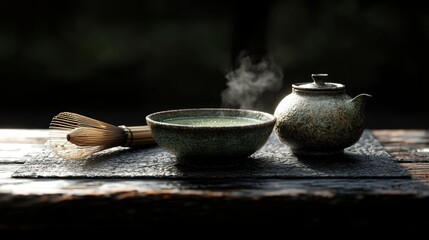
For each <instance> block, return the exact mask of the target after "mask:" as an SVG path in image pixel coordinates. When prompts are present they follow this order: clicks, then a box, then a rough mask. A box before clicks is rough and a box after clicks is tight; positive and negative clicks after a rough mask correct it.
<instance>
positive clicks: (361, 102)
mask: <svg viewBox="0 0 429 240" xmlns="http://www.w3.org/2000/svg"><path fill="white" fill-rule="evenodd" d="M370 97H372V96H371V95H369V94H366V93H362V94H359V95H357V96H356V97H354V98H353V99H351V100H350V102H351V103H352V104H353V105H354V106H355V108H356V109H357V110H358V111H359V112H361V113H363V110H364V108H365V104H366V101H367V100H368V99H369V98H370Z"/></svg>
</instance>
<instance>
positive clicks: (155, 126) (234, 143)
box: [146, 108, 276, 165]
mask: <svg viewBox="0 0 429 240" xmlns="http://www.w3.org/2000/svg"><path fill="white" fill-rule="evenodd" d="M146 122H147V124H148V125H149V126H150V128H151V131H152V134H153V138H154V139H155V141H156V142H157V143H158V144H159V145H160V146H161V147H163V148H164V149H166V150H167V151H169V152H170V153H172V154H174V155H175V156H176V157H177V160H178V162H179V163H185V164H187V163H188V164H192V165H218V164H219V165H224V164H229V163H233V162H235V160H238V159H243V158H246V157H248V156H250V155H251V154H253V153H254V152H256V151H257V150H258V149H260V148H261V147H262V146H263V145H264V144H265V142H266V141H267V140H268V137H269V136H270V134H271V132H272V130H273V127H274V124H275V122H276V118H275V117H274V115H272V114H269V113H265V112H260V111H253V110H244V109H227V108H198V109H178V110H170V111H163V112H157V113H153V114H150V115H148V116H147V117H146Z"/></svg>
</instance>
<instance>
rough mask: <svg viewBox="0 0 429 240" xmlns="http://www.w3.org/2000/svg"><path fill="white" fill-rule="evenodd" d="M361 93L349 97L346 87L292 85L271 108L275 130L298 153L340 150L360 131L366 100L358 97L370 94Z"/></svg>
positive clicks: (316, 153) (334, 152)
mask: <svg viewBox="0 0 429 240" xmlns="http://www.w3.org/2000/svg"><path fill="white" fill-rule="evenodd" d="M341 86H343V85H341ZM319 90H320V89H319ZM363 95H365V96H363V97H360V96H358V97H356V98H353V99H352V98H351V97H350V96H349V95H347V94H346V92H345V89H337V90H336V91H330V90H327V91H316V92H315V91H307V90H305V89H304V90H302V89H295V88H294V89H293V90H292V93H290V94H289V95H287V96H286V97H285V98H284V99H283V100H281V102H280V103H279V104H278V106H277V108H276V110H275V112H274V116H276V118H277V121H276V124H275V126H274V130H275V133H276V135H277V137H278V138H279V139H280V141H282V142H283V143H286V144H288V145H289V146H290V148H291V150H292V152H293V153H294V154H295V155H298V156H299V155H332V154H340V153H342V152H343V150H344V148H347V147H349V146H351V145H353V144H354V143H356V142H357V141H358V140H359V138H360V137H361V135H362V133H363V130H364V124H363V122H364V121H363V120H364V115H363V108H364V107H363V105H364V103H365V101H361V100H362V99H363V98H365V100H366V96H369V95H368V94H363Z"/></svg>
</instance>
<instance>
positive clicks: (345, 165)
mask: <svg viewBox="0 0 429 240" xmlns="http://www.w3.org/2000/svg"><path fill="white" fill-rule="evenodd" d="M13 177H20V178H148V179H150V178H156V179H203V178H207V179H211V178H397V177H400V178H408V177H410V175H409V173H408V172H407V171H406V170H405V169H404V168H402V167H401V166H400V165H399V164H398V163H397V162H396V161H395V160H394V159H393V158H391V157H390V156H389V154H388V153H387V152H386V151H385V149H384V148H383V147H382V145H381V144H380V143H379V142H378V141H377V140H376V139H375V138H374V136H373V135H372V134H371V133H370V132H369V131H368V130H366V131H365V132H364V133H363V135H362V137H361V139H360V140H359V141H358V142H357V143H356V144H354V145H353V146H351V147H349V148H347V149H346V150H345V153H344V155H342V156H336V157H329V158H319V159H318V158H316V159H301V158H297V157H295V156H293V155H292V154H291V152H290V149H289V148H288V147H287V146H286V145H285V144H283V143H281V142H279V140H278V139H277V138H276V136H275V135H274V134H272V135H271V136H270V138H269V140H268V141H267V143H266V144H265V146H264V147H263V148H261V149H260V150H259V151H257V152H256V153H255V154H253V155H252V156H250V157H249V158H247V159H243V160H240V163H239V164H238V165H237V166H235V167H229V168H206V169H202V168H194V167H186V166H182V165H180V164H177V162H176V158H175V157H174V156H173V155H171V154H170V153H168V152H166V151H164V150H163V149H162V148H160V147H158V146H155V147H151V148H146V149H128V148H119V147H118V148H114V149H110V150H107V151H104V152H102V153H98V154H96V155H94V156H93V157H91V158H88V159H82V160H62V159H60V158H58V157H56V156H54V155H53V153H52V152H51V151H50V150H49V148H48V147H46V148H45V149H44V150H43V151H41V152H40V154H39V155H38V156H35V158H34V159H31V160H28V161H27V162H26V163H25V164H23V166H22V167H21V168H19V169H18V170H17V171H16V172H15V173H14V174H13Z"/></svg>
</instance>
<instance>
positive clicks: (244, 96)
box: [221, 56, 283, 110]
mask: <svg viewBox="0 0 429 240" xmlns="http://www.w3.org/2000/svg"><path fill="white" fill-rule="evenodd" d="M225 77H226V78H227V79H228V82H227V86H228V88H227V89H225V90H224V91H222V93H221V96H222V103H223V106H224V107H239V108H243V109H254V110H264V109H263V108H264V104H266V103H265V102H264V101H263V100H262V98H266V97H267V95H272V94H273V93H275V92H276V91H278V90H280V88H281V87H282V85H283V72H282V70H281V68H280V67H279V66H277V65H276V64H275V63H274V62H273V61H272V60H270V59H268V58H263V59H262V60H261V61H259V62H258V63H252V61H251V58H250V57H249V56H244V57H242V58H241V59H240V67H239V68H237V69H235V70H233V71H231V72H229V73H228V74H227V75H226V76H225Z"/></svg>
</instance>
